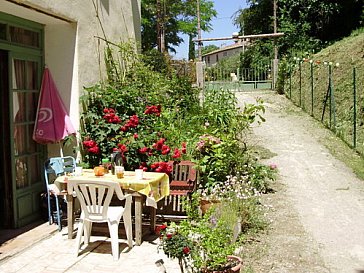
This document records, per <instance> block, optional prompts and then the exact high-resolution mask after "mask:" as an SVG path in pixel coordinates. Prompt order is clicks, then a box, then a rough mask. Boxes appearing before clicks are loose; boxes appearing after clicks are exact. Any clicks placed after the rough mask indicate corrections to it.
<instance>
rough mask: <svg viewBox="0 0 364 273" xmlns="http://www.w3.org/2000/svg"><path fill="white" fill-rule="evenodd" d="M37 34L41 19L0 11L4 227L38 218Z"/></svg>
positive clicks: (0, 164)
mask: <svg viewBox="0 0 364 273" xmlns="http://www.w3.org/2000/svg"><path fill="white" fill-rule="evenodd" d="M1 34H2V35H1ZM42 37H43V26H42V25H39V24H36V23H34V22H30V21H26V20H24V19H21V18H18V17H14V16H10V15H7V14H3V13H0V68H1V73H0V77H1V78H2V79H3V81H2V84H1V85H0V88H1V89H0V91H1V93H0V102H1V109H0V113H1V121H2V124H1V126H0V133H1V134H2V136H3V139H2V140H1V141H0V145H1V147H0V148H1V150H3V151H4V154H3V157H2V162H0V178H2V179H1V181H0V188H3V189H4V192H3V193H2V196H1V197H3V199H2V202H1V206H0V209H1V212H2V213H1V214H0V215H2V217H3V219H1V220H3V221H0V222H3V225H2V227H7V228H11V227H13V228H18V227H21V226H24V225H26V224H28V223H31V222H33V221H34V220H36V219H39V218H40V193H41V192H42V191H44V183H43V182H42V181H43V177H42V176H43V173H42V164H43V161H44V152H45V146H43V145H39V144H37V143H36V142H34V141H33V139H32V134H33V128H34V123H35V117H36V111H37V104H38V97H39V91H40V84H41V73H42V70H43V69H42V67H43V65H42V64H43V62H42V58H43V50H42V48H43V46H42V41H43V38H42Z"/></svg>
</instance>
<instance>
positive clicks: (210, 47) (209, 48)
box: [201, 45, 219, 55]
mask: <svg viewBox="0 0 364 273" xmlns="http://www.w3.org/2000/svg"><path fill="white" fill-rule="evenodd" d="M217 49H219V47H218V46H216V45H208V46H204V47H202V49H201V52H202V55H205V54H207V53H210V52H212V51H215V50H217Z"/></svg>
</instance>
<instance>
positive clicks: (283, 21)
mask: <svg viewBox="0 0 364 273" xmlns="http://www.w3.org/2000/svg"><path fill="white" fill-rule="evenodd" d="M248 4H249V8H247V9H241V10H239V11H238V12H237V14H236V17H235V24H236V25H238V26H240V28H241V31H240V32H241V33H245V34H262V33H272V32H273V21H272V20H273V19H272V16H273V3H272V1H271V0H250V1H248ZM362 5H363V3H362V1H361V0H349V1H347V0H334V1H331V0H325V1H317V0H309V1H307V0H277V6H278V9H277V22H278V31H279V32H284V34H285V35H284V36H283V37H281V38H279V39H277V44H278V47H279V51H280V54H282V55H289V56H292V55H295V54H296V52H297V51H298V52H305V51H308V52H316V51H318V50H320V49H321V48H322V47H324V46H325V45H327V43H331V42H333V41H335V40H337V39H339V38H342V37H344V36H346V35H348V34H349V33H350V32H351V31H352V30H354V29H356V28H358V27H359V26H360V24H362V19H361V16H363V6H362ZM254 47H262V48H268V43H266V42H263V43H261V44H260V45H254ZM271 52H272V51H271ZM265 56H266V57H268V56H271V53H269V54H267V55H265ZM249 63H252V62H249Z"/></svg>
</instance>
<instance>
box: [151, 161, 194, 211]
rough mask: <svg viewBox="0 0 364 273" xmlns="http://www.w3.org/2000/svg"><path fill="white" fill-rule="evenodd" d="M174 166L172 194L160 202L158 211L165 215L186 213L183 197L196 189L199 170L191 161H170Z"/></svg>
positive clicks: (171, 183)
mask: <svg viewBox="0 0 364 273" xmlns="http://www.w3.org/2000/svg"><path fill="white" fill-rule="evenodd" d="M168 163H169V164H170V165H171V166H172V174H171V182H170V184H169V187H170V195H169V196H167V197H166V198H164V199H163V200H161V201H160V202H159V203H158V213H159V214H163V215H166V214H167V215H185V212H184V211H183V209H182V197H183V196H187V197H188V196H189V195H190V194H192V193H193V192H194V191H195V190H196V184H197V171H196V170H195V169H194V166H195V164H194V163H193V162H191V161H180V162H178V163H176V162H174V161H169V162H168Z"/></svg>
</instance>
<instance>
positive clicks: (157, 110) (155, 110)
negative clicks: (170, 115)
mask: <svg viewBox="0 0 364 273" xmlns="http://www.w3.org/2000/svg"><path fill="white" fill-rule="evenodd" d="M161 109H162V106H160V105H157V106H155V105H151V106H147V107H146V109H145V111H144V114H146V115H152V114H155V115H156V116H157V117H159V116H160V114H161Z"/></svg>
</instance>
